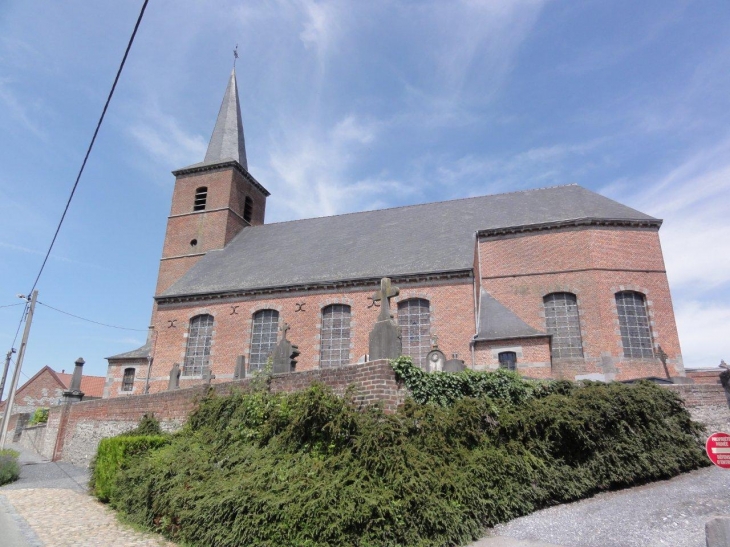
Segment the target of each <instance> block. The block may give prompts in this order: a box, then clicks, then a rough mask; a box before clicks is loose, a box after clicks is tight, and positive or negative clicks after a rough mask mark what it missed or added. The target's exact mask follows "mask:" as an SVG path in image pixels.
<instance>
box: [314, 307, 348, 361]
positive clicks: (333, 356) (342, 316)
mask: <svg viewBox="0 0 730 547" xmlns="http://www.w3.org/2000/svg"><path fill="white" fill-rule="evenodd" d="M320 338H321V340H320V342H321V347H322V352H321V355H320V358H319V366H320V367H321V368H327V367H339V366H340V365H346V364H348V363H349V361H350V306H346V305H344V304H332V305H331V306H327V307H326V308H324V309H323V310H322V335H321V337H320Z"/></svg>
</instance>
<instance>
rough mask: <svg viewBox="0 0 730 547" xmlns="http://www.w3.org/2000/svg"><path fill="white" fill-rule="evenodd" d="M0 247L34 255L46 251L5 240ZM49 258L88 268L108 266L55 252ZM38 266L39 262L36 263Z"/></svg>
mask: <svg viewBox="0 0 730 547" xmlns="http://www.w3.org/2000/svg"><path fill="white" fill-rule="evenodd" d="M0 247H3V248H5V249H10V250H11V251H16V252H19V253H24V254H31V255H36V256H45V255H46V251H40V250H38V249H31V248H29V247H24V246H22V245H16V244H14V243H7V242H5V241H0ZM49 258H51V259H53V260H58V261H59V262H66V263H68V264H76V265H78V266H86V267H89V268H96V269H98V270H107V269H108V268H105V267H104V266H101V265H100V264H94V263H93V262H84V261H82V260H75V259H73V258H67V257H65V256H59V255H57V254H54V253H51V255H50V256H49ZM38 265H39V266H40V262H39V264H38Z"/></svg>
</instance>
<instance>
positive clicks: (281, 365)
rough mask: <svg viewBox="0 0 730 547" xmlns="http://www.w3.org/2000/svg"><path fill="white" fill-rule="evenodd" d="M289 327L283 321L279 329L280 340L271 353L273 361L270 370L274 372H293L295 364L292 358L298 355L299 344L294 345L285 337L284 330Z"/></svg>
mask: <svg viewBox="0 0 730 547" xmlns="http://www.w3.org/2000/svg"><path fill="white" fill-rule="evenodd" d="M289 328H290V327H289V325H287V324H286V323H284V324H282V325H281V327H280V329H279V330H281V342H279V343H278V344H277V345H276V349H275V350H274V353H273V355H272V358H273V361H274V364H273V368H272V372H273V373H274V374H279V373H282V372H293V371H294V367H295V365H296V361H295V360H294V359H296V358H297V356H298V355H299V346H295V345H294V344H292V343H291V342H290V341H289V340H287V339H286V332H287V331H288V330H289Z"/></svg>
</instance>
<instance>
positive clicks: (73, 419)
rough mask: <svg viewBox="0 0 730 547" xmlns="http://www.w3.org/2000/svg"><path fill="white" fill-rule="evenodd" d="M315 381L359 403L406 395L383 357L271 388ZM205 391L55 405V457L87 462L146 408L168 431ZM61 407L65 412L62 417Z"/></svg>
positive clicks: (389, 403)
mask: <svg viewBox="0 0 730 547" xmlns="http://www.w3.org/2000/svg"><path fill="white" fill-rule="evenodd" d="M250 382H251V378H248V379H244V380H237V381H231V382H227V383H221V384H215V385H213V388H214V389H215V390H216V392H218V393H221V394H225V393H229V392H230V391H231V390H232V389H235V388H237V387H244V386H246V385H247V384H249V383H250ZM314 382H321V383H324V384H325V385H327V386H330V387H331V388H333V389H334V391H335V392H336V393H338V394H340V395H342V394H344V392H345V390H346V389H347V387H348V386H350V385H353V386H354V387H355V388H356V390H357V396H356V401H358V402H359V403H361V404H363V405H368V404H374V403H382V404H383V407H384V409H385V410H386V411H388V412H393V411H395V409H396V408H397V407H398V405H399V404H401V403H402V402H403V401H404V399H405V388H404V387H402V386H400V385H399V384H398V383H397V381H396V379H395V373H394V372H393V369H392V368H391V366H390V364H389V362H388V361H385V360H382V361H373V362H370V363H365V364H360V365H348V366H344V367H338V368H331V369H324V370H309V371H304V372H298V373H292V374H280V375H274V376H273V377H272V379H271V390H272V391H273V392H293V391H297V390H301V389H304V388H306V387H307V386H309V385H311V384H312V383H314ZM206 391H207V386H204V385H198V386H193V387H190V388H187V389H180V390H177V391H166V392H160V393H152V394H149V395H139V396H133V397H119V398H115V399H101V400H94V401H88V402H87V401H83V402H80V403H74V404H71V405H64V406H62V407H55V408H53V409H51V413H50V415H49V420H48V431H47V432H46V439H49V438H51V437H53V438H54V439H56V436H57V437H58V438H57V440H56V442H55V456H54V459H57V460H59V459H61V460H63V461H68V462H71V463H74V464H77V465H85V466H88V465H89V462H90V461H91V458H92V457H93V455H94V454H95V453H96V448H97V446H98V444H99V441H101V439H103V438H106V437H111V436H114V435H118V434H119V433H122V432H124V431H128V430H130V429H133V428H134V427H135V426H136V425H137V423H138V422H139V420H140V419H141V418H142V416H143V415H145V414H152V413H154V415H155V417H156V418H157V419H158V420H160V423H161V425H162V427H163V429H165V430H167V431H174V430H176V429H178V428H180V427H181V426H182V424H183V423H184V422H185V420H186V419H187V417H188V415H189V414H190V412H191V411H192V410H193V409H194V408H195V406H196V404H197V401H198V400H199V399H200V397H202V396H203V395H204V394H205V393H206ZM64 412H66V413H67V414H68V416H67V419H65V420H64V419H63V413H64ZM54 433H55V434H54ZM46 444H48V443H47V441H46Z"/></svg>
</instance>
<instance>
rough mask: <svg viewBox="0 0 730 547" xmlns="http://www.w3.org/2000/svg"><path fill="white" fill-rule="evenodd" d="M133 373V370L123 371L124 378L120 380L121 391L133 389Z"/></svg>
mask: <svg viewBox="0 0 730 547" xmlns="http://www.w3.org/2000/svg"><path fill="white" fill-rule="evenodd" d="M134 373H135V370H134V369H133V368H125V369H124V378H122V391H132V388H133V387H134Z"/></svg>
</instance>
